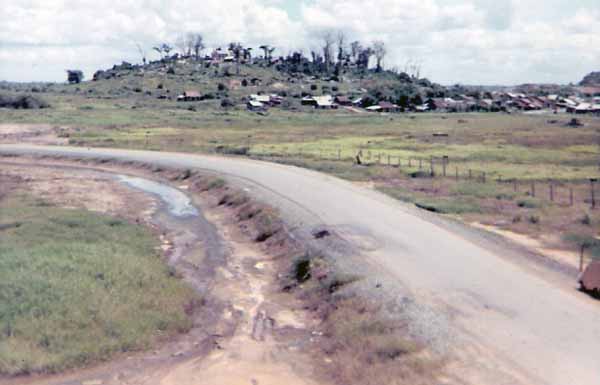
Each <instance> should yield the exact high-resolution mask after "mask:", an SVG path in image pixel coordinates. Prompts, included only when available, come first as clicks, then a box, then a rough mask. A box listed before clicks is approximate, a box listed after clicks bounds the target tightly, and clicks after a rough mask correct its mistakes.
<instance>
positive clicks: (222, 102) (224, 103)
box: [221, 98, 235, 108]
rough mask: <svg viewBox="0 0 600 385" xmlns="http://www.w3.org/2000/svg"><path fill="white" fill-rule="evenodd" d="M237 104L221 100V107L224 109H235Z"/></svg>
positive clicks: (229, 100)
mask: <svg viewBox="0 0 600 385" xmlns="http://www.w3.org/2000/svg"><path fill="white" fill-rule="evenodd" d="M234 106H235V103H233V101H232V100H231V99H227V98H225V99H223V100H221V107H222V108H230V107H234Z"/></svg>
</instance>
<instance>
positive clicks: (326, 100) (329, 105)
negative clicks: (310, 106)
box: [313, 95, 338, 110]
mask: <svg viewBox="0 0 600 385" xmlns="http://www.w3.org/2000/svg"><path fill="white" fill-rule="evenodd" d="M313 99H314V100H315V103H316V105H315V108H317V109H320V110H332V109H336V108H338V105H337V104H335V103H334V102H333V97H332V96H331V95H323V96H313Z"/></svg>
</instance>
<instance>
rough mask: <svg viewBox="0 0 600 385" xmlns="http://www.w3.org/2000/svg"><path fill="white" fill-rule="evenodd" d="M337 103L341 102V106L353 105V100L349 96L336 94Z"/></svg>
mask: <svg viewBox="0 0 600 385" xmlns="http://www.w3.org/2000/svg"><path fill="white" fill-rule="evenodd" d="M334 101H335V103H337V104H339V105H340V106H351V105H352V101H351V100H350V98H348V97H347V96H343V95H340V96H336V97H335V99H334Z"/></svg>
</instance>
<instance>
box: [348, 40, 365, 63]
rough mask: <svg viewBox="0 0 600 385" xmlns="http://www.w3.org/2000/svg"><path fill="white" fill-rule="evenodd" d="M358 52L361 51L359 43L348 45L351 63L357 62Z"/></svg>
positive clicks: (354, 42)
mask: <svg viewBox="0 0 600 385" xmlns="http://www.w3.org/2000/svg"><path fill="white" fill-rule="evenodd" d="M360 51H362V45H361V44H360V42H359V41H353V42H352V43H350V56H351V57H352V61H354V63H356V62H358V56H359V55H360Z"/></svg>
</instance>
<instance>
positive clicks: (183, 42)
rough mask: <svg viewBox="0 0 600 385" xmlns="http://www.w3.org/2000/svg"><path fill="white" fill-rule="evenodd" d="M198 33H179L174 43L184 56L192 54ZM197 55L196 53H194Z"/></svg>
mask: <svg viewBox="0 0 600 385" xmlns="http://www.w3.org/2000/svg"><path fill="white" fill-rule="evenodd" d="M198 35H199V34H196V33H193V32H188V33H186V34H182V35H180V36H179V37H178V38H177V40H176V41H175V45H176V46H177V48H179V52H180V53H181V55H182V56H184V57H190V56H192V52H194V53H195V49H194V46H195V44H196V39H197V36H198ZM200 40H202V36H200ZM196 57H197V55H196Z"/></svg>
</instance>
